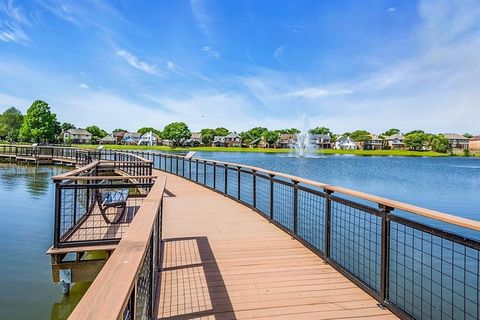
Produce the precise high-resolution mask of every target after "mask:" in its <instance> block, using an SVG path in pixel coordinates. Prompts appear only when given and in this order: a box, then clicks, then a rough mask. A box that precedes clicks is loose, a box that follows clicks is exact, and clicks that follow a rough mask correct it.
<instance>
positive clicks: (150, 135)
mask: <svg viewBox="0 0 480 320" xmlns="http://www.w3.org/2000/svg"><path fill="white" fill-rule="evenodd" d="M150 137H153V138H155V139H157V140H158V135H157V134H155V133H154V132H152V131H149V132H147V133H145V134H143V135H142V138H147V139H150Z"/></svg>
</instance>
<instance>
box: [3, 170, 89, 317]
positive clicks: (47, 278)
mask: <svg viewBox="0 0 480 320" xmlns="http://www.w3.org/2000/svg"><path fill="white" fill-rule="evenodd" d="M65 170H66V169H65V168H61V167H44V166H40V167H35V166H19V165H13V164H5V163H0V203H1V205H0V216H1V218H2V222H1V231H0V252H1V255H0V283H1V286H0V319H66V317H67V316H68V314H69V313H70V312H71V310H72V309H73V307H74V305H75V304H76V302H77V301H78V299H79V297H80V296H81V295H82V294H83V293H84V292H85V291H86V289H87V287H88V284H86V283H81V284H77V285H75V286H73V288H72V291H71V294H70V296H69V297H68V298H64V297H63V295H62V293H61V290H60V287H58V286H56V285H54V284H52V280H51V270H50V257H49V256H47V255H46V254H45V252H46V251H47V249H48V248H49V247H50V246H51V245H52V236H53V208H54V187H53V184H52V183H51V177H52V176H53V175H56V174H60V173H62V172H64V171H65Z"/></svg>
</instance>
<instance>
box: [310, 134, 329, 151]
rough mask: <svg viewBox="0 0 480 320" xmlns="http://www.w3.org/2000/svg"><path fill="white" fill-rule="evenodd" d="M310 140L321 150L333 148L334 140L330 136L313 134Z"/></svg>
mask: <svg viewBox="0 0 480 320" xmlns="http://www.w3.org/2000/svg"><path fill="white" fill-rule="evenodd" d="M310 139H311V141H312V142H313V143H314V144H315V146H317V147H318V148H320V149H330V148H331V147H332V138H331V137H330V136H329V135H328V134H311V135H310Z"/></svg>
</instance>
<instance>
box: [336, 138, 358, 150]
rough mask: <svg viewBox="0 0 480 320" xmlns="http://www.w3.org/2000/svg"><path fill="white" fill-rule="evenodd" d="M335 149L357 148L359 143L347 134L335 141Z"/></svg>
mask: <svg viewBox="0 0 480 320" xmlns="http://www.w3.org/2000/svg"><path fill="white" fill-rule="evenodd" d="M335 149H338V150H355V149H357V144H356V143H355V141H354V140H353V139H352V138H350V137H347V136H341V137H340V138H337V141H335Z"/></svg>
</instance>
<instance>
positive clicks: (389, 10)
mask: <svg viewBox="0 0 480 320" xmlns="http://www.w3.org/2000/svg"><path fill="white" fill-rule="evenodd" d="M387 11H388V12H395V11H397V8H394V7H390V8H388V9H387Z"/></svg>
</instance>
